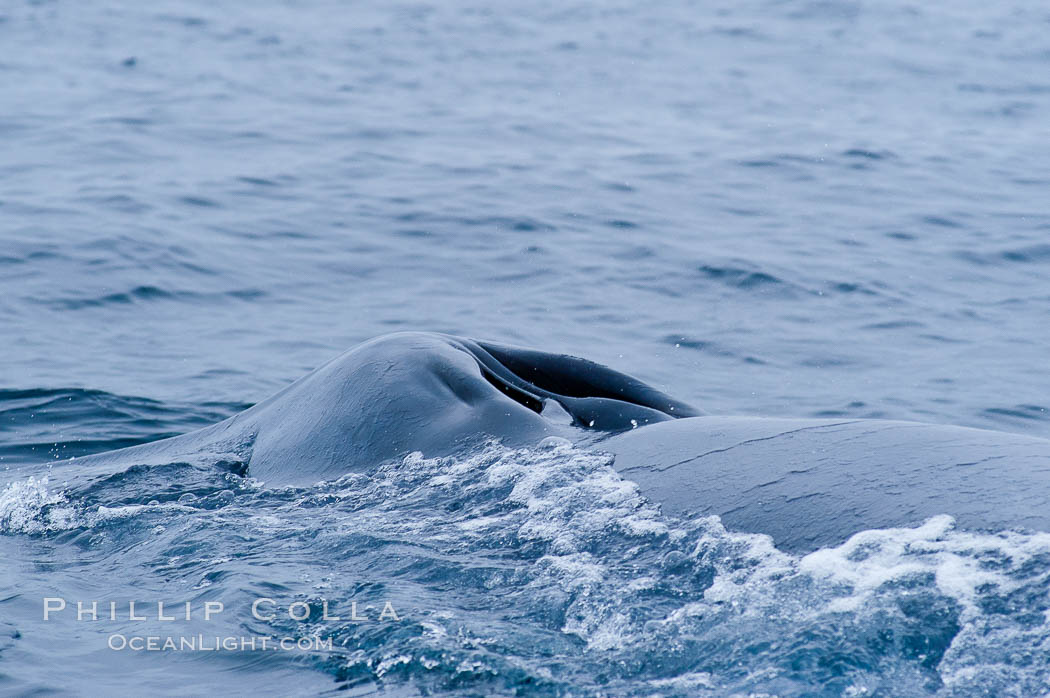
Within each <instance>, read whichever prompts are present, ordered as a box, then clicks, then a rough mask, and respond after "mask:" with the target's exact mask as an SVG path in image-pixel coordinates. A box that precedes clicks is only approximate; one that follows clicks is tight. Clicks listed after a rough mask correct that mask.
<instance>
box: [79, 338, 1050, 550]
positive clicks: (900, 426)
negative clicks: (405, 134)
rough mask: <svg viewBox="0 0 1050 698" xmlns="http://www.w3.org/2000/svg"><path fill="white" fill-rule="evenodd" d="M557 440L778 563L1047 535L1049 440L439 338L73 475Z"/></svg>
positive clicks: (307, 473) (295, 472)
mask: <svg viewBox="0 0 1050 698" xmlns="http://www.w3.org/2000/svg"><path fill="white" fill-rule="evenodd" d="M551 436H555V437H561V438H566V439H569V440H570V441H573V442H575V443H578V444H581V445H585V446H591V447H594V448H598V449H600V450H604V451H608V452H611V453H613V454H614V455H615V461H614V467H615V468H616V470H617V471H619V472H620V473H621V474H622V475H623V476H624V477H625V478H627V479H630V480H632V481H634V482H636V483H638V485H639V486H640V487H641V490H642V492H643V493H644V494H645V495H646V496H647V497H649V498H650V499H651V500H653V501H654V502H656V503H659V504H660V505H661V506H662V507H663V509H664V511H665V512H666V513H668V514H673V515H678V514H705V515H706V514H717V515H719V516H720V517H721V518H722V521H723V523H724V524H725V525H726V527H727V528H730V529H733V530H742V531H747V532H752V533H766V534H769V535H771V536H772V537H773V539H774V541H775V542H776V544H777V545H778V547H781V548H782V549H786V550H790V551H794V552H804V551H808V550H814V549H816V548H819V547H825V546H828V545H835V544H838V543H841V542H842V541H844V540H846V539H847V538H849V537H850V536H851V535H852V534H854V533H856V532H858V531H862V530H866V529H871V528H886V527H893V526H910V525H915V524H918V523H921V522H922V521H923V520H925V519H926V518H929V517H930V516H934V515H937V514H949V515H951V516H953V517H955V519H956V521H957V524H958V525H959V526H961V527H963V528H969V529H986V530H1004V529H1009V528H1029V529H1037V530H1050V513H1048V511H1050V509H1048V507H1047V506H1046V505H1047V495H1048V494H1050V441H1048V440H1044V439H1038V438H1033V437H1027V436H1021V435H1015V434H1007V433H1001V432H994V431H986V430H980V429H970V428H963V427H952V426H939V425H930V424H920V423H915V422H896V421H882V420H849V419H839V420H828V419H823V420H820V419H780V418H775V419H765V418H755V417H724V416H705V415H703V414H702V413H701V412H699V411H698V410H696V409H694V408H692V407H690V406H688V405H686V404H685V403H682V402H679V401H677V400H675V399H673V398H671V397H669V396H667V395H665V394H663V393H661V392H660V391H658V390H655V389H654V388H652V387H650V386H647V385H645V384H644V383H642V382H641V381H638V380H636V379H634V378H631V377H629V376H626V375H624V374H622V373H619V372H617V371H614V370H612V369H609V368H606V367H604V366H601V365H599V364H596V363H593V362H590V361H587V360H585V359H578V358H575V357H569V356H563V355H557V354H547V353H543V352H539V351H533V350H527V349H520V348H515V347H507V346H503V345H499V344H492V343H488V342H478V341H474V340H469V339H464V338H459V337H453V336H450V335H442V334H435V333H423V332H405V333H398V334H392V335H386V336H383V337H378V338H376V339H373V340H371V341H368V342H365V343H363V344H361V345H358V346H357V347H354V348H353V349H350V350H349V351H347V352H345V353H344V354H342V355H340V356H339V357H337V358H335V359H333V360H332V361H330V362H329V363H327V364H325V365H323V366H321V367H320V368H318V369H316V370H315V371H313V372H312V373H310V374H309V375H307V376H305V377H303V378H302V379H300V380H298V381H296V382H295V383H293V384H291V385H290V386H288V387H287V388H285V389H284V390H282V391H280V392H278V393H277V394H275V395H273V396H272V397H270V398H268V399H267V400H264V401H262V402H260V403H258V404H257V405H255V406H253V407H251V408H250V409H248V410H245V411H244V412H242V413H240V414H237V415H235V416H233V417H231V418H229V419H227V420H225V421H223V422H220V423H218V424H215V425H212V426H209V427H206V428H204V429H201V430H199V431H196V432H192V433H189V434H185V435H182V436H178V437H174V438H171V439H165V440H163V441H157V442H154V443H149V444H145V445H142V446H136V447H133V448H129V449H123V450H120V451H112V452H109V453H103V454H98V455H95V456H90V457H88V458H82V459H77V460H76V461H75V462H72V463H68V464H67V467H66V468H64V469H63V470H64V472H65V473H67V474H69V476H71V477H76V478H81V477H96V476H105V474H106V473H112V472H113V471H114V469H120V468H128V467H133V466H136V465H149V464H156V463H162V462H169V463H170V462H175V461H185V462H194V463H201V464H202V467H214V466H215V464H219V465H220V467H227V468H230V469H232V470H235V471H237V472H240V473H242V474H246V475H249V476H252V477H255V478H257V479H259V480H262V481H264V482H265V483H266V484H268V485H274V486H285V485H297V486H304V485H310V484H312V483H314V482H317V481H320V480H327V479H334V478H337V477H339V476H341V475H343V474H345V473H347V472H351V471H363V470H367V469H368V468H370V467H372V466H374V465H375V464H377V463H379V462H382V461H386V460H389V459H396V458H399V457H402V456H404V455H405V454H407V453H410V452H413V451H421V452H422V453H423V454H424V455H426V456H441V455H452V454H455V453H459V452H464V451H466V450H469V449H472V448H476V447H477V446H479V445H480V444H482V443H485V442H486V441H488V440H490V439H492V438H497V439H500V440H501V441H502V442H503V443H505V444H507V445H511V446H529V445H535V444H536V443H538V442H539V441H541V440H542V439H544V438H546V437H551Z"/></svg>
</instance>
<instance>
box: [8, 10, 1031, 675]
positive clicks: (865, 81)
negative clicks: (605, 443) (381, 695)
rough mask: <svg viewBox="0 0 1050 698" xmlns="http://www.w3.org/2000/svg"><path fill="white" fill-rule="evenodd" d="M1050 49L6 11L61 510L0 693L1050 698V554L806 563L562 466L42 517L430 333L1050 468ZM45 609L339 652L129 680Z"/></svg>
mask: <svg viewBox="0 0 1050 698" xmlns="http://www.w3.org/2000/svg"><path fill="white" fill-rule="evenodd" d="M1048 29H1050V11H1048V10H1047V9H1046V7H1045V6H1043V5H1042V4H1040V3H1035V2H1031V3H1019V2H1014V3H978V2H973V1H971V0H959V1H958V2H954V3H950V4H949V5H947V6H944V7H938V6H932V5H928V6H923V5H915V4H908V3H901V2H893V1H891V2H883V3H869V2H849V3H845V2H843V3H839V2H757V1H751V0H746V1H745V2H737V3H726V4H724V5H716V4H698V3H689V2H684V1H675V2H671V3H665V4H663V5H660V6H658V7H648V6H645V5H641V4H638V3H633V4H618V3H616V2H607V3H600V4H594V5H578V4H565V3H531V4H528V5H527V6H525V5H522V6H520V7H495V6H491V7H490V6H483V5H470V4H463V3H460V2H450V3H443V4H439V5H428V4H425V3H423V4H420V3H417V4H389V3H367V2H366V3H359V4H355V5H344V4H342V3H334V2H330V3H326V2H290V1H289V2H275V1H271V0H260V2H254V3H251V4H243V5H241V6H230V5H226V4H221V3H204V2H194V1H192V0H182V1H180V2H173V1H169V0H160V1H159V2H154V3H146V4H143V3H130V2H110V1H106V2H97V3H90V4H83V3H67V2H30V3H24V2H11V3H7V4H5V5H4V6H3V7H2V8H0V46H3V47H4V51H3V52H2V54H0V87H2V90H0V106H2V107H3V108H2V109H0V139H2V143H3V148H2V150H0V153H2V154H0V221H2V225H0V328H2V333H0V341H2V345H3V357H4V360H3V361H2V362H0V459H2V460H0V467H4V466H8V467H10V466H17V467H19V468H25V469H26V470H25V472H27V473H30V474H32V476H33V480H32V481H30V480H29V479H28V475H26V476H25V477H22V476H21V474H20V477H19V478H18V479H17V480H16V481H14V482H12V483H11V484H9V485H7V489H4V490H2V491H0V532H2V533H3V535H2V536H0V560H3V561H4V562H3V564H0V691H10V692H15V693H17V692H26V691H30V690H36V689H39V690H44V689H55V690H61V689H66V690H70V691H72V692H75V693H76V692H79V693H94V694H106V693H112V692H122V693H127V692H131V691H133V690H135V689H134V686H135V685H136V684H135V683H134V681H143V682H145V684H146V685H148V686H150V687H151V690H155V691H161V692H170V693H174V692H178V691H179V689H180V688H182V689H185V690H186V691H188V692H194V691H196V692H204V691H206V690H219V689H225V690H227V691H228V692H230V691H232V692H234V693H236V692H238V691H247V690H254V691H265V690H268V689H269V690H272V691H278V692H285V693H299V692H301V693H316V692H318V691H324V690H336V689H338V688H340V687H344V688H345V687H347V686H349V687H352V690H353V691H356V692H360V693H368V692H370V691H380V690H386V691H390V692H393V693H414V692H423V693H426V692H434V691H447V692H452V693H456V692H458V693H462V694H467V695H470V694H479V695H483V694H495V693H500V692H503V693H513V692H517V693H521V694H526V695H528V694H540V695H546V694H582V695H592V694H596V693H601V692H605V693H608V694H613V695H621V694H634V695H657V694H661V695H696V694H703V693H709V694H712V695H724V694H731V693H733V692H740V693H743V694H747V693H748V692H766V693H774V694H781V695H792V694H801V693H807V694H811V693H824V694H827V695H840V694H852V695H864V694H865V693H866V692H867V693H880V692H881V693H882V694H895V695H912V694H921V693H941V694H944V695H974V694H981V693H982V691H983V692H985V693H988V694H991V695H1003V694H1010V693H1013V694H1016V695H1033V694H1038V693H1045V692H1048V691H1050V678H1048V677H1050V667H1048V666H1047V663H1046V661H1047V660H1046V659H1045V657H1046V656H1048V653H1047V650H1048V649H1050V648H1048V647H1047V644H1048V643H1050V629H1048V628H1047V627H1046V615H1045V614H1046V611H1047V608H1048V607H1050V606H1048V601H1047V598H1046V590H1047V585H1048V581H1047V579H1048V574H1050V543H1048V542H1047V540H1045V539H1044V538H1043V537H1040V536H1038V535H1035V536H1019V535H1018V534H1006V533H1003V534H1001V535H998V536H985V537H978V536H974V535H971V534H966V533H962V532H951V531H950V530H949V528H950V522H947V521H945V520H941V519H935V520H932V521H931V522H928V523H927V524H926V525H924V526H923V527H921V528H919V529H915V530H904V531H875V532H869V533H865V534H863V537H862V538H861V539H859V540H854V541H852V542H850V543H848V544H847V545H846V546H845V547H844V548H842V549H835V550H825V551H818V552H817V553H814V554H813V555H810V556H808V557H804V558H798V557H792V556H788V555H785V554H783V553H781V552H779V551H777V550H775V549H773V548H771V547H770V545H769V544H768V541H766V540H765V539H762V538H759V537H755V536H743V535H740V534H736V533H733V532H727V531H725V530H723V529H722V528H721V527H720V524H719V522H717V521H709V520H684V521H682V520H674V519H671V518H668V517H665V516H663V515H662V514H660V513H659V512H658V511H656V510H655V509H653V508H652V506H651V505H650V504H648V503H646V502H644V501H643V500H641V499H639V498H638V497H637V495H636V494H635V493H634V492H633V490H632V489H631V486H630V484H629V483H625V482H624V481H622V480H621V479H620V478H619V477H618V476H616V475H615V474H614V471H612V470H611V469H610V468H609V466H608V462H607V461H606V460H604V459H603V457H602V456H601V455H600V454H597V453H591V452H588V451H582V450H581V451H576V450H572V449H567V450H566V449H561V448H555V449H553V450H549V451H540V450H536V451H507V450H503V449H502V448H501V447H499V446H495V445H494V446H492V447H491V448H490V449H489V450H487V451H485V452H483V453H479V454H474V455H472V456H470V457H464V458H463V459H461V460H460V461H444V460H441V461H433V460H428V459H426V458H425V456H426V454H423V456H424V457H415V456H414V457H412V458H410V459H409V460H408V461H406V462H405V463H403V464H400V465H398V466H397V467H393V466H389V465H387V466H377V468H376V469H374V470H373V471H371V472H370V473H368V474H367V475H366V476H354V477H349V478H347V479H345V480H343V481H339V482H336V483H328V484H324V485H320V486H318V487H316V488H311V489H306V490H280V491H274V490H271V489H268V488H265V487H263V486H260V485H258V483H252V482H250V481H244V480H242V479H241V478H240V477H239V476H236V475H234V474H231V473H228V472H225V471H222V470H221V469H216V468H214V467H208V465H209V464H193V463H189V464H171V465H170V466H168V467H166V468H154V469H140V470H133V471H129V472H128V473H126V474H124V475H120V476H114V477H113V478H110V479H108V480H105V481H103V482H100V483H96V484H94V485H91V486H89V487H78V486H74V485H68V486H67V485H63V483H62V481H61V478H57V479H56V477H55V475H54V474H53V475H52V478H51V479H49V480H47V481H46V482H43V479H44V478H46V477H47V476H48V471H47V463H48V462H49V461H51V460H54V459H56V458H62V457H67V456H74V455H83V454H87V453H93V452H97V451H104V450H108V449H112V448H118V447H122V446H127V445H131V444H134V443H140V442H143V441H148V440H152V439H155V438H160V437H163V436H168V435H172V434H176V433H181V432H184V431H188V430H191V429H194V428H197V427H199V426H203V425H205V424H209V423H212V422H214V421H217V420H219V419H221V418H223V417H225V416H228V415H230V414H233V413H235V412H237V411H239V410H241V409H243V408H245V407H246V406H247V405H249V404H251V403H252V402H255V401H257V400H259V399H261V398H263V397H265V396H267V395H268V394H270V393H272V392H273V391H275V390H276V389H278V388H279V387H281V386H283V385H285V384H287V383H288V382H289V381H291V380H293V379H295V378H297V377H298V376H300V375H302V374H303V373H304V372H306V371H307V370H309V369H311V368H313V367H314V366H316V365H318V364H320V363H321V362H323V361H324V360H326V359H328V358H330V357H331V356H332V355H334V354H335V353H337V352H339V351H341V350H343V349H344V348H346V347H347V346H350V345H352V344H354V343H355V342H358V341H361V340H363V339H366V338H369V337H371V336H373V335H376V334H379V333H382V332H387V331H391V330H396V329H432V330H438V331H445V332H452V333H456V334H462V335H467V336H476V337H481V338H486V339H492V340H502V341H507V342H511V343H517V344H524V345H529V346H535V347H538V348H542V349H544V350H548V351H566V352H569V353H574V354H578V355H583V356H587V357H589V358H592V359H595V360H598V361H601V362H603V363H607V364H609V365H612V366H614V367H616V368H619V369H621V370H625V371H628V372H630V373H632V374H634V375H637V376H638V377H640V378H642V379H644V380H647V381H649V382H651V383H653V384H655V385H657V386H659V387H660V388H662V389H665V390H667V391H668V392H670V393H672V394H674V395H675V396H677V397H679V398H681V399H683V400H687V401H689V402H692V403H694V404H696V405H698V406H700V407H702V408H703V409H704V410H705V411H707V412H710V413H714V414H758V415H787V416H829V415H848V416H851V417H889V418H896V419H917V420H921V421H927V422H937V423H952V424H963V425H969V426H978V427H984V428H994V429H1002V430H1007V431H1017V432H1023V433H1028V434H1032V435H1037V436H1044V437H1046V436H1050V421H1048V420H1050V414H1048V412H1047V405H1048V398H1047V395H1048V394H1050V377H1048V376H1047V372H1046V371H1045V368H1044V367H1045V363H1046V362H1045V354H1046V347H1047V346H1050V329H1048V328H1050V322H1048V321H1047V320H1048V318H1050V282H1048V281H1047V279H1048V275H1050V243H1048V238H1047V234H1048V232H1050V212H1048V210H1047V206H1046V201H1047V195H1046V192H1047V185H1048V184H1050V119H1048V118H1047V110H1048V107H1050V77H1048V76H1050V32H1048V31H1047V30H1048ZM4 481H5V482H6V481H7V480H6V479H5V480H4ZM154 501H155V502H156V503H155V504H151V502H154ZM51 595H57V596H66V597H68V598H70V599H76V598H85V599H93V598H99V599H111V598H118V599H129V598H139V599H143V600H156V599H157V598H161V599H164V600H171V601H173V602H174V601H193V602H194V604H198V603H203V602H204V601H206V600H216V599H222V600H224V601H225V602H226V604H227V605H228V606H229V607H230V609H231V610H230V611H227V612H226V613H225V614H224V615H223V617H222V619H221V620H220V621H218V622H212V623H210V624H203V621H198V620H194V621H192V622H189V623H188V625H187V624H182V623H180V624H179V628H180V632H182V631H183V630H185V629H186V627H192V628H195V629H202V631H203V630H207V631H208V632H212V631H215V632H222V633H234V634H237V635H241V634H243V633H245V632H249V631H251V632H269V633H272V634H277V635H293V636H296V637H312V636H313V635H314V634H318V633H319V634H320V635H321V636H323V637H326V638H331V639H333V640H334V643H335V645H336V646H337V647H338V649H333V650H332V651H324V652H302V653H284V652H277V653H269V654H267V653H259V652H243V653H229V654H224V653H197V654H185V653H183V654H180V653H165V652H157V653H140V654H133V653H129V652H115V651H110V650H108V649H107V648H106V638H107V637H108V636H109V635H110V634H111V633H113V632H115V629H114V624H113V623H99V624H98V625H97V626H96V625H92V624H90V623H79V624H78V623H75V622H72V621H69V620H68V618H67V619H66V620H65V621H56V622H53V623H48V624H41V623H40V622H38V621H36V620H35V619H37V618H39V616H40V610H41V609H40V600H41V598H42V597H44V596H51ZM260 595H261V596H267V597H273V598H274V599H275V600H277V601H278V602H279V605H282V606H283V607H285V608H286V607H287V605H288V604H290V603H293V602H295V601H298V600H308V601H311V602H312V603H314V606H315V608H314V611H315V613H314V615H317V613H319V611H318V609H316V606H317V604H318V603H320V600H321V599H328V600H330V602H332V603H333V604H334V605H336V606H340V607H342V608H343V609H344V610H345V608H346V605H347V604H348V603H350V602H351V601H352V600H357V601H358V602H359V603H360V604H361V605H362V606H364V605H366V604H380V605H381V603H382V602H384V601H390V602H391V603H392V604H393V605H394V606H395V607H396V608H397V609H398V610H399V611H400V612H401V614H402V615H403V618H402V620H401V621H400V622H399V623H385V622H383V623H381V622H378V621H374V622H370V623H349V622H328V623H324V622H315V621H314V620H313V616H311V620H310V621H309V622H307V623H304V624H298V623H296V622H293V621H292V620H290V619H289V618H288V617H287V615H284V616H283V617H282V616H280V615H279V616H278V619H277V620H275V621H274V622H272V623H268V622H262V621H256V620H254V619H253V618H252V617H251V615H250V613H246V612H244V605H245V604H244V602H245V601H247V603H248V604H250V600H251V599H252V598H255V597H257V596H260ZM233 609H237V610H233ZM117 625H120V624H119V623H117ZM126 625H133V623H130V622H126ZM145 625H148V626H150V627H153V626H156V625H157V622H152V623H149V622H147V623H145ZM121 627H123V626H121ZM86 676H89V677H90V678H84V677H86ZM131 677H135V678H134V681H133V680H132V678H131Z"/></svg>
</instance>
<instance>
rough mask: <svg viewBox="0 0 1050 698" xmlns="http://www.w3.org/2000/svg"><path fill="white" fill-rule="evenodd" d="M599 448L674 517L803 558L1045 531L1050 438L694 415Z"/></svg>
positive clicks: (1049, 527)
mask: <svg viewBox="0 0 1050 698" xmlns="http://www.w3.org/2000/svg"><path fill="white" fill-rule="evenodd" d="M598 448H600V449H602V450H606V451H609V452H611V453H613V454H614V455H615V461H614V465H613V467H614V468H616V470H617V471H619V472H620V473H621V474H622V475H623V477H625V478H627V479H630V480H632V481H634V482H636V483H637V484H638V485H639V487H640V489H641V491H642V493H643V494H645V495H646V496H647V497H649V498H650V499H651V500H652V501H654V502H657V503H659V504H660V505H661V507H662V508H663V511H664V512H665V513H668V514H672V515H695V514H699V515H711V514H717V515H718V516H720V517H721V519H722V523H723V524H724V525H725V526H726V527H727V528H730V529H732V530H737V531H746V532H749V533H765V534H769V535H770V536H772V537H773V540H774V542H775V543H776V545H777V547H779V548H781V549H784V550H788V551H792V552H809V551H812V550H816V549H817V548H821V547H826V546H832V545H838V544H840V543H842V542H844V541H845V540H846V539H848V538H849V537H850V536H851V535H853V534H855V533H857V532H858V531H864V530H869V529H875V528H894V527H902V526H916V525H918V524H921V523H922V522H923V521H925V520H926V519H928V518H930V517H933V516H937V515H940V514H947V515H950V516H952V517H953V518H954V519H955V521H956V524H957V525H958V526H959V527H962V528H966V529H973V530H987V531H1002V530H1006V529H1013V528H1025V529H1034V530H1041V531H1050V441H1048V440H1046V439H1040V438H1035V437H1029V436H1023V435H1019V434H1006V433H1002V432H996V431H986V430H983V429H970V428H965V427H952V426H941V425H935V424H920V423H916V422H898V421H884V420H866V419H860V420H848V419H839V420H828V419H769V418H758V417H698V418H695V419H683V420H678V421H675V422H666V423H663V424H656V425H653V426H651V427H646V428H645V429H639V430H636V431H632V432H627V433H624V434H620V435H616V436H613V437H611V438H609V439H607V440H605V441H603V442H602V443H600V444H599V446H598Z"/></svg>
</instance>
